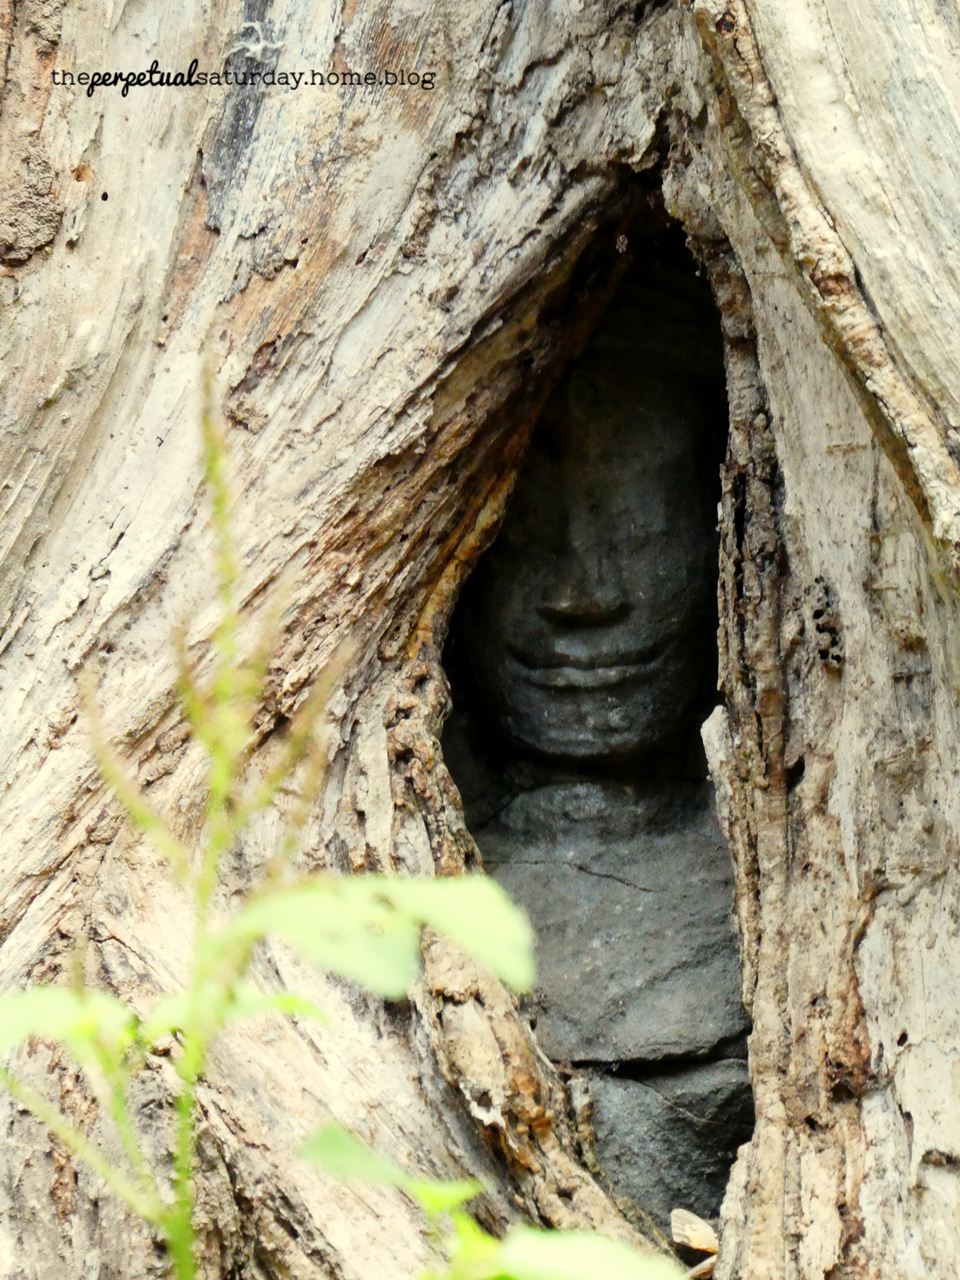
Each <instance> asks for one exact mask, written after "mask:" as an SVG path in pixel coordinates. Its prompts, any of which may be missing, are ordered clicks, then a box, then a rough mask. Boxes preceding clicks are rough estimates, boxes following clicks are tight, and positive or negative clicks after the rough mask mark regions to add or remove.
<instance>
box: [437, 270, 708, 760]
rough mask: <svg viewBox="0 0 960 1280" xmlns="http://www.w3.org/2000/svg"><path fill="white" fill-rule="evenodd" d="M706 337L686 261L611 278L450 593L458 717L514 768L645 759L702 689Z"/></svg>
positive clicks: (699, 706)
mask: <svg viewBox="0 0 960 1280" xmlns="http://www.w3.org/2000/svg"><path fill="white" fill-rule="evenodd" d="M717 348H718V338H717V324H716V318H715V315H714V314H712V313H711V304H710V301H709V295H708V294H706V296H705V286H704V285H703V283H702V282H701V281H699V280H698V279H697V278H696V276H695V275H694V274H693V269H692V266H691V264H690V263H689V262H676V261H674V260H673V259H670V260H668V261H666V262H660V263H659V264H656V263H655V264H654V265H653V266H651V265H650V264H649V263H646V264H644V266H643V267H641V268H639V269H635V270H634V272H633V273H632V274H630V275H628V276H627V277H626V278H625V280H624V282H623V284H622V286H621V288H620V289H619V291H618V294H617V296H616V297H615V299H614V301H613V302H612V304H611V306H610V307H609V308H608V310H607V311H606V313H605V314H604V317H603V319H602V320H601V322H600V325H599V328H598V329H597V331H596V332H595V334H594V336H593V338H592V339H591V341H590V342H589V343H588V345H587V346H586V348H585V349H584V351H583V352H582V354H581V355H580V357H579V358H578V359H577V360H576V362H575V363H574V365H573V367H572V368H571V370H570V371H569V373H568V375H567V377H566V378H565V380H564V381H563V382H562V384H561V385H559V386H558V388H557V390H556V391H555V392H554V394H553V396H552V398H551V399H550V400H549V402H548V403H547V406H546V408H545V410H544V413H543V416H542V418H541V420H540V422H539V424H538V426H537V429H536V431H535V434H534V437H533V440H532V442H531V447H530V452H529V454H528V458H527V460H526V462H525V464H524V467H523V469H522V471H521V474H520V477H519V479H518V482H517V486H516V490H515V492H514V495H513V497H512V499H511V502H510V506H509V508H508V511H507V514H506V517H505V519H504V523H503V527H502V529H501V531H500V533H499V535H498V537H497V540H496V542H495V543H494V545H493V547H492V548H491V550H490V551H489V552H488V553H487V555H486V556H485V557H484V558H483V560H482V562H481V563H480V565H479V566H478V568H477V570H476V572H475V573H474V575H473V577H472V578H471V580H470V582H469V583H468V585H467V588H466V590H465V592H464V597H463V600H462V602H461V605H460V608H459V611H458V619H457V635H458V637H459V639H458V644H459V645H460V646H461V652H462V654H463V656H464V659H465V665H466V668H467V670H468V672H469V676H470V680H471V683H472V684H473V686H474V693H475V699H476V705H477V707H478V709H479V711H480V714H481V715H482V716H483V718H484V719H485V720H486V722H487V724H488V725H489V727H490V728H491V729H492V730H493V732H494V733H495V734H496V735H497V736H498V737H499V738H500V739H501V740H502V741H503V740H505V743H506V744H509V746H510V747H512V748H513V749H515V750H517V751H519V752H520V753H522V754H526V755H532V756H536V757H541V758H552V759H556V760H558V761H567V762H570V763H573V764H576V765H579V766H590V765H601V766H606V765H610V766H615V765H617V764H618V763H623V762H628V761H632V760H636V759H641V758H647V759H649V758H651V757H652V756H654V755H655V754H657V753H659V752H660V751H661V750H662V749H664V748H665V747H667V746H669V745H670V744H672V743H674V742H675V741H676V740H677V737H678V734H681V733H682V732H683V730H684V729H685V728H689V727H690V725H691V724H692V723H694V722H695V721H696V720H697V719H698V717H699V715H700V714H701V713H702V710H703V698H704V692H705V689H708V688H709V687H710V686H711V685H712V683H713V681H714V679H715V664H716V650H715V629H716V605H715V592H716V585H715V584H716V538H715V533H714V528H715V523H716V503H717V499H718V496H719V485H718V481H717V464H718V461H719V459H718V456H717V447H716V441H717V439H718V438H719V436H720V434H721V432H722V425H721V424H722V421H723V419H724V418H725V408H726V406H725V402H724V397H723V391H722V381H721V378H722V371H721V366H720V356H719V352H718V349H717Z"/></svg>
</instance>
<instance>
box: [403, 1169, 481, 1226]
mask: <svg viewBox="0 0 960 1280" xmlns="http://www.w3.org/2000/svg"><path fill="white" fill-rule="evenodd" d="M404 1187H405V1189H406V1190H407V1191H409V1193H410V1195H412V1196H413V1198H414V1200H416V1201H417V1202H418V1204H419V1205H420V1207H421V1208H422V1209H423V1210H424V1211H425V1212H426V1213H428V1214H430V1216H431V1217H432V1218H436V1217H439V1215H440V1214H441V1213H451V1212H452V1211H453V1210H454V1209H459V1208H460V1206H461V1205H463V1204H466V1203H467V1201H468V1200H473V1199H474V1197H476V1196H478V1195H480V1194H481V1192H482V1191H483V1184H482V1183H480V1182H478V1181H477V1180H476V1178H455V1179H451V1180H450V1181H448V1182H442V1181H439V1180H435V1179H429V1178H410V1179H409V1180H408V1181H407V1182H406V1183H405V1184H404Z"/></svg>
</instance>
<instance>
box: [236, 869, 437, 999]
mask: <svg viewBox="0 0 960 1280" xmlns="http://www.w3.org/2000/svg"><path fill="white" fill-rule="evenodd" d="M366 879H367V877H362V878H361V877H352V876H342V877H339V876H338V877H332V876H324V877H316V878H314V879H312V880H309V881H307V882H306V883H303V884H299V885H294V886H291V887H289V888H284V889H278V890H275V891H273V892H271V893H269V894H263V895H261V896H259V897H257V898H254V899H253V900H252V901H250V902H249V903H248V904H247V905H246V906H245V907H244V908H243V910H242V911H241V912H240V913H239V914H238V915H237V917H236V918H235V920H234V921H233V922H232V924H230V925H228V926H227V927H226V929H224V930H223V931H222V933H221V935H220V938H221V940H222V941H223V942H224V943H226V944H228V945H229V944H231V943H233V942H235V941H253V940H256V939H257V938H262V937H266V936H267V935H272V936H274V937H278V938H282V939H283V940H284V941H286V942H289V943H290V944H291V946H293V947H295V948H296V949H297V950H298V951H299V952H300V953H301V954H302V955H304V956H306V958H307V959H309V960H312V961H313V962H314V963H316V964H318V965H320V966H321V967H322V968H324V969H326V970H328V971H329V972H331V973H337V974H340V975H341V976H342V977H345V978H350V979H351V980H352V981H354V982H358V983H360V984H361V985H362V986H364V987H366V988H367V989H368V990H369V991H374V992H376V993H377V994H378V995H382V996H386V997H388V998H391V999H399V998H400V997H401V996H403V995H406V993H407V991H408V990H409V988H410V985H411V984H412V982H413V981H414V979H415V978H416V975H417V971H418V967H419V961H420V945H419V930H418V928H417V925H416V922H415V921H413V920H410V919H409V918H407V917H405V916H403V915H402V914H400V913H399V912H397V911H394V910H393V909H392V908H391V907H390V905H389V903H387V902H386V901H384V899H383V896H382V894H378V893H376V892H375V891H374V889H373V888H372V887H371V886H366V885H365V884H364V882H365V880H366Z"/></svg>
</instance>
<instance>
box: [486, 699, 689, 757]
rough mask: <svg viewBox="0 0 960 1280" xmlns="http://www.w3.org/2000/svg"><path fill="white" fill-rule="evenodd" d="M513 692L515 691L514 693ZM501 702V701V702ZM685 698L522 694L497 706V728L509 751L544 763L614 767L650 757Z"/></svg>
mask: <svg viewBox="0 0 960 1280" xmlns="http://www.w3.org/2000/svg"><path fill="white" fill-rule="evenodd" d="M518 692H519V691H518ZM505 701H506V700H505ZM688 701H689V693H687V696H686V698H682V697H681V698H678V697H677V696H675V691H674V690H672V689H669V690H668V689H663V690H656V691H654V690H649V689H647V690H643V691H634V692H633V694H632V696H629V695H628V696H625V695H624V693H623V691H622V690H621V691H619V692H618V696H617V697H616V699H611V700H607V699H602V700H601V699H598V698H597V697H596V695H592V694H591V695H587V694H577V693H565V694H561V695H558V694H557V693H556V692H552V693H551V692H546V691H542V690H535V689H524V690H523V691H522V696H518V697H515V698H513V699H510V704H509V705H504V703H501V705H500V708H499V715H498V719H499V722H500V728H501V730H502V732H503V733H504V734H505V736H506V737H507V738H508V739H509V741H510V742H512V743H513V745H514V746H516V747H519V748H521V749H522V750H524V751H526V752H529V753H531V754H533V755H537V756H540V757H542V758H544V759H550V758H553V759H557V760H570V761H576V762H578V763H581V764H586V763H595V764H598V765H602V764H606V763H609V764H615V763H619V762H624V761H628V760H634V759H639V758H641V757H643V756H645V755H649V754H650V753H651V752H653V751H655V750H656V749H657V748H658V747H659V746H661V744H662V743H663V742H664V740H665V739H666V738H667V737H668V736H670V735H671V733H672V732H673V731H674V730H675V728H676V719H675V716H676V713H677V711H678V710H680V711H681V712H682V711H683V709H684V704H685V703H686V702H688Z"/></svg>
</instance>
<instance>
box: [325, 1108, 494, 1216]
mask: <svg viewBox="0 0 960 1280" xmlns="http://www.w3.org/2000/svg"><path fill="white" fill-rule="evenodd" d="M300 1154H301V1155H302V1156H304V1157H305V1158H306V1159H308V1160H313V1161H314V1162H315V1163H316V1164H319V1165H321V1166H322V1167H323V1168H324V1169H326V1171H327V1172H328V1173H332V1174H333V1175H334V1177H337V1178H356V1179H357V1180H358V1181H360V1182H377V1183H381V1184H385V1185H387V1186H390V1187H399V1188H400V1189H401V1190H403V1191H406V1192H407V1194H408V1195H411V1196H413V1197H414V1199H415V1200H417V1201H418V1202H419V1203H420V1205H421V1206H422V1207H423V1209H425V1210H426V1212H427V1213H429V1214H431V1215H433V1216H437V1215H438V1214H441V1213H447V1212H449V1211H450V1210H451V1209H457V1208H459V1207H460V1205H462V1204H464V1203H465V1202H466V1201H467V1200H472V1199H473V1197H474V1196H476V1195H479V1194H480V1192H481V1191H482V1190H483V1187H482V1186H481V1185H480V1183H479V1182H477V1181H476V1180H475V1179H474V1178H462V1179H460V1180H458V1181H455V1182H441V1181H433V1180H431V1179H427V1178H415V1177H413V1176H412V1175H411V1174H409V1173H407V1172H406V1171H405V1170H404V1169H401V1168H400V1167H399V1165H395V1164H394V1163H393V1162H392V1161H390V1160H385V1159H384V1158H383V1156H380V1155H377V1153H376V1152H375V1151H371V1150H370V1148H369V1147H368V1146H365V1145H364V1143H362V1142H361V1141H360V1139H359V1138H356V1137H354V1135H353V1134H352V1133H351V1132H350V1131H349V1129H344V1128H343V1126H342V1125H339V1124H334V1123H332V1122H331V1123H328V1124H325V1125H323V1126H322V1127H321V1128H319V1129H318V1130H317V1131H316V1133H313V1134H311V1135H310V1137H309V1138H307V1139H306V1141H305V1142H304V1143H303V1146H302V1147H301V1148H300Z"/></svg>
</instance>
